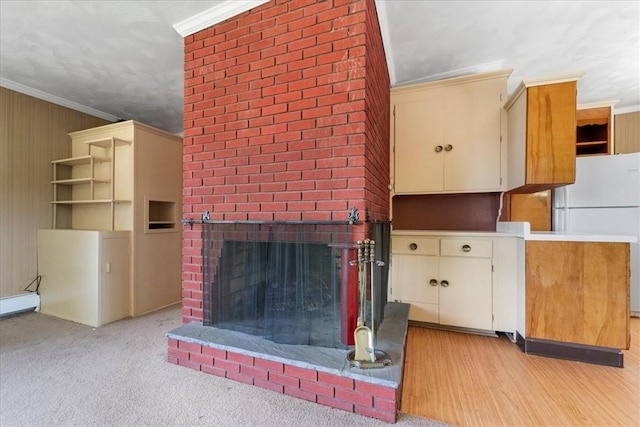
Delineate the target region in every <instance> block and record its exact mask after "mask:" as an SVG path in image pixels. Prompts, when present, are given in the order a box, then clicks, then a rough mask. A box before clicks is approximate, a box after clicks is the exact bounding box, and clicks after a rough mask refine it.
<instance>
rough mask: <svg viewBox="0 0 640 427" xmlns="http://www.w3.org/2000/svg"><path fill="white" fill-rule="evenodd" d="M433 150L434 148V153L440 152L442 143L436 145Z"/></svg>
mask: <svg viewBox="0 0 640 427" xmlns="http://www.w3.org/2000/svg"><path fill="white" fill-rule="evenodd" d="M435 150H436V153H439V152H441V151H442V145H436V148H435Z"/></svg>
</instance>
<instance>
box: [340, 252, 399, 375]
mask: <svg viewBox="0 0 640 427" xmlns="http://www.w3.org/2000/svg"><path fill="white" fill-rule="evenodd" d="M375 245H376V243H375V241H373V240H370V239H365V240H364V242H363V241H360V240H359V241H358V243H357V246H358V259H357V260H353V261H350V262H349V264H350V265H351V266H357V267H358V296H359V303H358V308H359V311H358V326H357V327H356V329H355V330H354V331H353V337H354V341H355V349H353V350H351V351H350V352H349V353H347V361H348V362H349V365H350V366H352V367H354V366H355V367H357V368H361V369H370V368H383V367H385V366H389V365H391V363H392V362H391V358H390V357H389V355H388V354H387V353H385V352H384V351H381V350H376V348H375V345H376V337H375V318H376V316H375V314H376V313H375V307H376V305H375V300H374V299H375V281H374V280H373V278H374V271H375V268H374V267H376V266H377V267H381V266H384V262H382V261H376V260H375ZM367 285H370V290H371V327H369V326H367V313H366V310H367Z"/></svg>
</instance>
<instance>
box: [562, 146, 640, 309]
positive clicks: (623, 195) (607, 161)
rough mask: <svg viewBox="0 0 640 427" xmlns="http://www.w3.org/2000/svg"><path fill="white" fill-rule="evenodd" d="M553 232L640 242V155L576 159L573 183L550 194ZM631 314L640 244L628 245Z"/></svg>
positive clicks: (638, 282)
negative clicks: (623, 237)
mask: <svg viewBox="0 0 640 427" xmlns="http://www.w3.org/2000/svg"><path fill="white" fill-rule="evenodd" d="M553 229H554V230H555V231H566V232H576V233H581V232H584V233H597V234H625V235H631V236H636V237H637V238H638V239H639V240H640V153H632V154H618V155H611V156H590V157H578V158H577V159H576V182H575V184H571V185H567V186H564V187H560V188H557V189H555V190H554V194H553ZM630 246H631V259H630V261H631V301H630V305H631V311H632V312H634V314H639V312H640V243H639V242H636V243H631V245H630Z"/></svg>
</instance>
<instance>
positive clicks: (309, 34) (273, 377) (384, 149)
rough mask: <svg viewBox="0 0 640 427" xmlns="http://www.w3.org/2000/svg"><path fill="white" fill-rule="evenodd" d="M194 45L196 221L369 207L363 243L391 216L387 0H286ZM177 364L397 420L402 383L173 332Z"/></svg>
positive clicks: (303, 217) (197, 236) (189, 125)
mask: <svg viewBox="0 0 640 427" xmlns="http://www.w3.org/2000/svg"><path fill="white" fill-rule="evenodd" d="M184 46H185V47H184V49H185V59H184V61H185V64H184V66H185V80H184V90H185V94H184V100H185V104H184V150H183V162H184V167H183V171H184V172H183V173H184V175H183V200H184V202H183V203H184V204H183V216H184V218H187V219H192V220H198V219H200V217H201V215H202V213H203V212H204V211H209V212H210V218H211V220H213V221H231V222H242V221H247V222H255V221H264V222H278V221H282V222H304V223H313V222H318V223H322V222H332V221H346V220H347V216H348V212H349V209H351V208H356V209H357V210H358V212H359V215H360V220H361V221H360V222H359V223H358V224H356V225H353V226H352V227H351V238H352V243H354V242H355V241H356V240H360V239H363V238H364V237H368V236H370V233H371V229H372V226H371V224H372V223H375V222H384V221H387V220H388V219H389V192H388V189H387V186H388V183H389V88H390V83H389V75H388V71H387V66H386V60H385V55H384V50H383V45H382V39H381V34H380V29H379V26H378V19H377V15H376V9H375V3H374V0H318V1H316V0H273V1H270V2H268V3H265V4H263V5H261V6H258V7H256V8H254V9H252V10H250V11H247V12H244V13H242V14H240V15H238V16H235V17H233V18H230V19H228V20H226V21H223V22H221V23H218V24H216V25H214V26H212V27H209V28H206V29H204V30H202V31H199V32H197V33H195V34H192V35H189V36H187V37H185V39H184ZM202 241H203V240H202V229H201V227H200V226H199V225H198V224H194V225H192V226H191V227H185V229H184V230H183V251H182V255H183V261H182V265H183V268H182V289H183V290H182V297H183V298H182V300H183V304H182V318H183V323H184V324H185V326H189V325H202V323H203V320H204V305H203V300H204V290H203V279H204V277H203V275H204V271H203V247H202ZM194 327H195V326H194ZM169 361H170V362H172V363H176V364H179V365H184V366H188V367H191V368H194V369H199V370H202V371H205V372H209V373H212V374H215V375H222V376H225V377H227V378H231V379H236V380H239V381H243V382H248V383H251V384H254V385H257V386H261V387H264V388H269V389H273V390H276V391H278V392H281V393H287V394H290V395H292V396H296V397H300V398H303V399H306V400H311V401H314V402H317V403H321V404H325V405H329V406H332V407H336V408H340V409H344V410H348V411H352V412H358V413H361V414H364V415H368V416H372V417H375V418H380V419H383V420H385V421H390V422H395V420H396V409H397V405H398V402H399V398H400V395H399V390H400V388H399V384H398V382H395V383H394V382H393V381H386V380H382V381H370V380H367V378H366V377H367V375H365V376H363V377H362V378H360V377H358V376H357V375H356V376H351V377H348V376H343V375H341V374H340V373H339V371H336V372H334V371H332V370H326V369H325V370H323V369H318V368H315V367H313V366H311V365H306V364H296V363H291V364H288V363H287V362H286V361H281V360H280V359H273V358H261V357H260V356H259V355H256V354H255V353H253V352H249V353H246V352H236V351H233V350H231V349H229V348H228V347H226V346H222V347H216V346H215V345H208V344H206V342H205V343H203V342H201V341H200V340H197V339H196V340H193V339H181V338H180V337H179V336H177V337H176V336H173V338H172V335H170V339H169ZM395 368H396V369H397V368H398V367H395ZM400 370H401V368H400Z"/></svg>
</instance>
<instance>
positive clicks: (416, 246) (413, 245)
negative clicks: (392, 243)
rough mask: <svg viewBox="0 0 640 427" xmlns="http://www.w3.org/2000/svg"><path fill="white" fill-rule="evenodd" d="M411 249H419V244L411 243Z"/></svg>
mask: <svg viewBox="0 0 640 427" xmlns="http://www.w3.org/2000/svg"><path fill="white" fill-rule="evenodd" d="M409 249H411V250H412V251H415V250H416V249H418V244H417V243H411V244H410V245H409Z"/></svg>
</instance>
